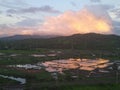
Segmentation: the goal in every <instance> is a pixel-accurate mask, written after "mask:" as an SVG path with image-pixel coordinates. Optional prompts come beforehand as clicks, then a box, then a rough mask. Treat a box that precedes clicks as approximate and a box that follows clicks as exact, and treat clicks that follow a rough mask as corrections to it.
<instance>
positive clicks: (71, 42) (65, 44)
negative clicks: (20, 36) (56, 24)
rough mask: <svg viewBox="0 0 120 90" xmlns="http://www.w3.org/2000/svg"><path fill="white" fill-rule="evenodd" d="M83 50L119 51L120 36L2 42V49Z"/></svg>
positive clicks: (73, 36)
mask: <svg viewBox="0 0 120 90" xmlns="http://www.w3.org/2000/svg"><path fill="white" fill-rule="evenodd" d="M38 48H48V49H83V50H119V49H120V36H116V35H102V34H95V33H89V34H75V35H72V36H61V37H56V38H47V39H45V38H44V39H24V40H12V41H0V49H20V50H22V49H27V50H29V49H38Z"/></svg>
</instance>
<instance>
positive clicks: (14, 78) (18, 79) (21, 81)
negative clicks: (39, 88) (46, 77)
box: [0, 75, 26, 84]
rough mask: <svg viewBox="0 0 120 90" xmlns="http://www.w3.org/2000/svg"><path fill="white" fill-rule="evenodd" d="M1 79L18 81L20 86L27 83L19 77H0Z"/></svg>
mask: <svg viewBox="0 0 120 90" xmlns="http://www.w3.org/2000/svg"><path fill="white" fill-rule="evenodd" d="M0 77H2V78H7V79H11V80H15V81H18V82H20V84H25V83H26V79H25V78H19V77H18V78H16V77H13V76H5V75H0Z"/></svg>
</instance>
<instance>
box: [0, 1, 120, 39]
mask: <svg viewBox="0 0 120 90" xmlns="http://www.w3.org/2000/svg"><path fill="white" fill-rule="evenodd" d="M77 33H81V34H84V33H102V34H116V35H120V2H119V0H0V37H6V36H12V35H72V34H77Z"/></svg>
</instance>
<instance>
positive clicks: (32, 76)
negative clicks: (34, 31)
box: [0, 49, 120, 90]
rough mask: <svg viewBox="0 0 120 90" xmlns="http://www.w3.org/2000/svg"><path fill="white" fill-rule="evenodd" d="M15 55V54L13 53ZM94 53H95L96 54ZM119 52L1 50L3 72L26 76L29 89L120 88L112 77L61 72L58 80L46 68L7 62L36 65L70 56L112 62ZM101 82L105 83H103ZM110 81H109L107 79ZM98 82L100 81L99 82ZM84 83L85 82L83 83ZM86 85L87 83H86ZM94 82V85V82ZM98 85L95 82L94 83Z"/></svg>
mask: <svg viewBox="0 0 120 90" xmlns="http://www.w3.org/2000/svg"><path fill="white" fill-rule="evenodd" d="M58 51H59V52H61V53H58V54H57V56H54V57H50V56H46V57H33V56H31V55H32V54H43V55H47V54H51V53H57V52H58ZM14 54H16V56H11V55H14ZM93 54H94V55H93ZM119 54H120V52H116V51H101V50H94V51H91V50H71V49H69V50H68V49H66V50H61V49H58V50H56V49H54V50H51V49H38V50H0V74H3V75H7V76H14V77H23V78H26V80H27V83H26V84H25V89H26V90H33V89H34V90H119V89H120V85H113V84H114V83H115V77H113V78H109V77H108V78H106V77H103V78H85V77H84V76H83V75H80V76H79V79H77V80H72V79H71V78H70V75H69V74H68V75H64V76H62V75H59V79H58V81H56V80H55V79H53V78H52V76H51V74H50V73H48V72H47V71H45V70H40V71H31V70H30V71H29V70H28V71H26V70H19V69H15V68H9V67H7V65H16V64H35V63H38V62H42V61H49V60H58V59H67V58H91V59H95V58H105V59H109V60H111V61H113V60H120V56H119ZM101 81H102V82H101ZM106 81H108V82H106ZM96 82H98V83H96ZM3 84H4V85H5V84H6V85H8V84H18V82H16V81H13V80H9V79H4V78H0V85H3ZM82 84H83V85H82ZM85 84H86V85H85ZM91 84H92V85H91ZM94 84H95V85H94Z"/></svg>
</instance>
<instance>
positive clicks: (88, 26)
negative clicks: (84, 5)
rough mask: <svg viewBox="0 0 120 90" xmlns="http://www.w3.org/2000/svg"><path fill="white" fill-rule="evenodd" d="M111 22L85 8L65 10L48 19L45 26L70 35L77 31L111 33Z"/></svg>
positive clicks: (45, 28) (48, 29) (44, 27)
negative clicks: (73, 10)
mask: <svg viewBox="0 0 120 90" xmlns="http://www.w3.org/2000/svg"><path fill="white" fill-rule="evenodd" d="M111 28H112V26H111V22H110V20H107V19H106V18H104V17H98V16H97V15H95V14H93V13H92V12H89V11H88V10H87V9H83V10H81V11H78V12H72V11H71V12H70V11H69V12H65V13H63V14H61V15H59V16H56V17H49V18H47V19H46V21H45V23H44V24H43V27H42V28H41V29H44V31H46V32H50V33H57V34H62V35H70V34H76V33H90V32H95V33H110V32H111Z"/></svg>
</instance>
